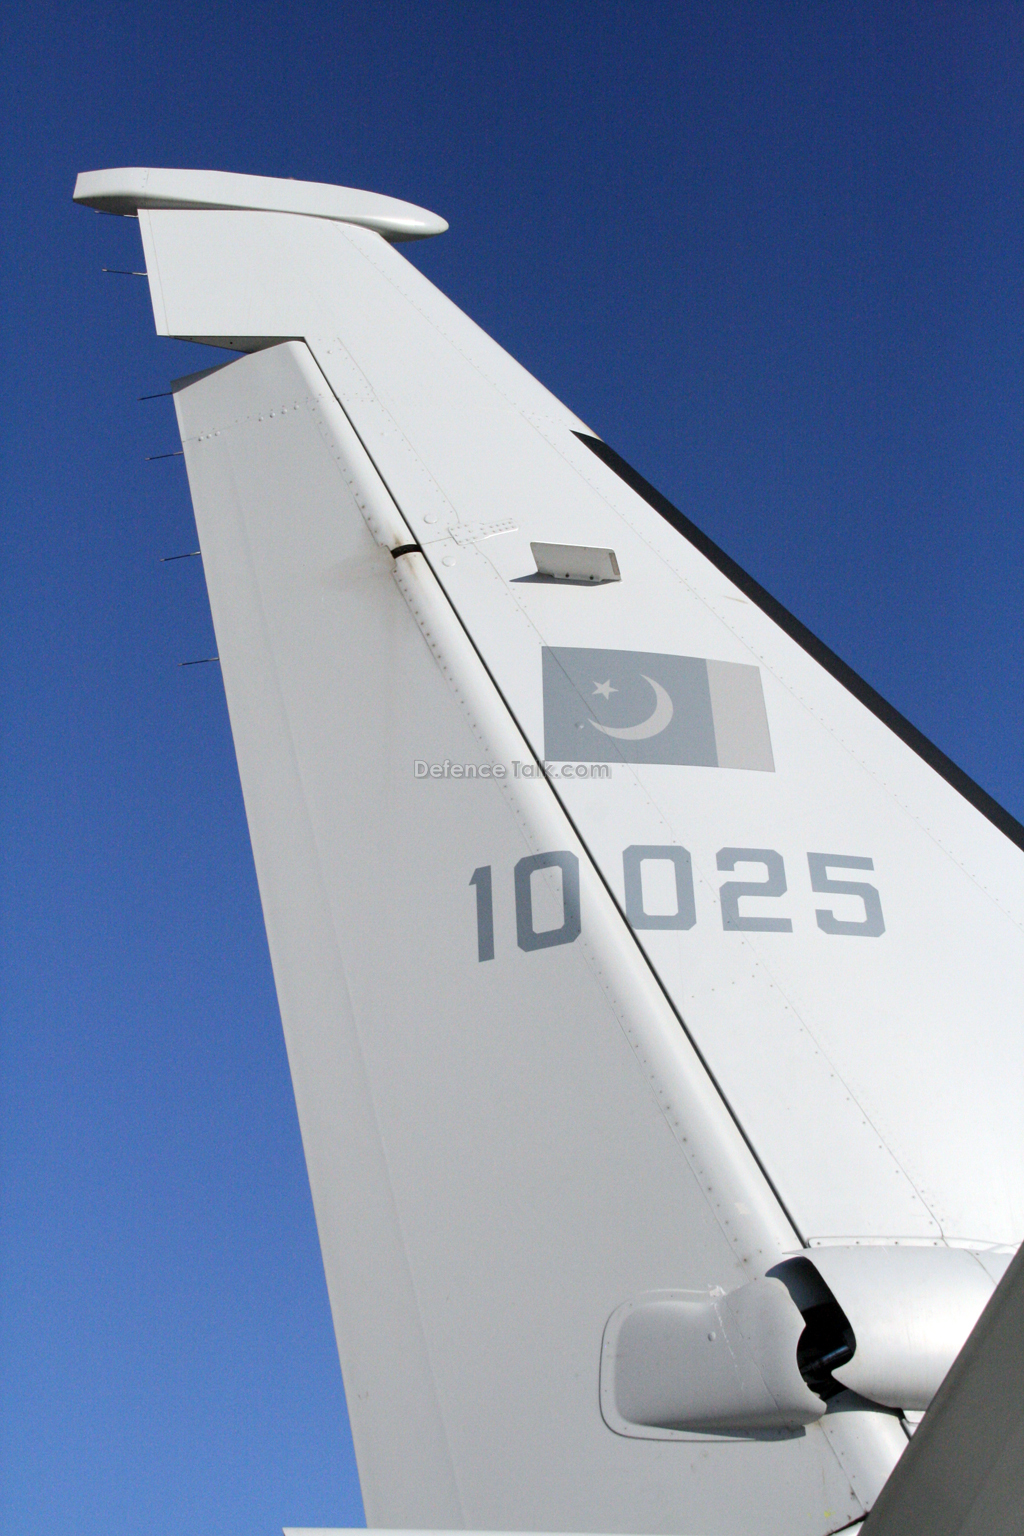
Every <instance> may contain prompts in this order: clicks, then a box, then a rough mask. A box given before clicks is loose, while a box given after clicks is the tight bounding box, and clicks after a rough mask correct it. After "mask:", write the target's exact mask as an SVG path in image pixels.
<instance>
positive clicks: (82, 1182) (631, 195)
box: [0, 0, 1024, 1536]
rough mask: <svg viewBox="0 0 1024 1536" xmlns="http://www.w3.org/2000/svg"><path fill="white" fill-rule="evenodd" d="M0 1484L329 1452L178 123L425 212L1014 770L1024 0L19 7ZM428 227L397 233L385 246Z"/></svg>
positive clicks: (172, 1522)
mask: <svg viewBox="0 0 1024 1536" xmlns="http://www.w3.org/2000/svg"><path fill="white" fill-rule="evenodd" d="M5 29H6V32H5V63H4V71H5V86H6V95H7V103H8V111H7V113H6V117H7V124H6V128H5V141H4V146H3V158H4V180H3V218H4V223H5V226H6V255H5V261H4V268H3V271H4V282H3V307H4V313H5V342H6V361H5V367H4V371H3V388H4V407H3V418H2V435H3V444H4V453H5V485H6V496H5V501H6V518H5V530H4V548H3V555H4V558H3V562H2V580H3V588H4V590H3V607H2V620H0V623H2V638H3V648H4V665H5V672H4V678H5V680H4V785H3V855H4V936H3V945H4V948H3V956H2V964H3V977H4V983H3V986H4V1021H3V1037H2V1049H3V1058H2V1068H3V1080H2V1105H0V1138H2V1141H0V1150H2V1172H3V1185H2V1195H3V1209H2V1218H3V1225H2V1245H3V1247H2V1259H3V1268H2V1297H0V1304H2V1371H3V1380H4V1388H3V1394H2V1407H0V1413H2V1420H0V1423H2V1462H3V1465H2V1469H0V1472H2V1495H0V1497H2V1500H3V1505H2V1524H3V1527H4V1529H5V1530H8V1531H10V1532H12V1533H13V1532H17V1533H18V1536H35V1533H39V1536H71V1533H74V1536H94V1533H95V1536H121V1533H125V1536H128V1533H131V1536H138V1533H139V1532H145V1533H146V1536H164V1533H167V1536H170V1533H174V1536H181V1533H184V1532H188V1533H193V1532H194V1533H207V1532H216V1533H218V1536H271V1533H273V1532H275V1531H279V1530H280V1527H281V1525H282V1524H284V1523H290V1524H291V1523H294V1524H297V1525H317V1524H321V1523H322V1524H337V1525H342V1524H358V1523H360V1522H361V1520H362V1513H361V1504H360V1498H359V1490H358V1482H357V1479H356V1474H355V1468H354V1462H353V1458H352V1452H351V1445H350V1442H349V1439H348V1431H347V1427H346V1419H345V1408H344V1398H343V1393H342V1388H341V1381H340V1374H339V1370H338V1364H337V1358H336V1355H335V1351H334V1343H333V1336H332V1332H331V1326H330V1318H329V1314H328V1308H327V1301H326V1292H325V1286H324V1281H323V1275H322V1271H321V1267H320V1258H319V1251H318V1247H317V1240H316V1231H315V1227H314V1223H313V1217H312V1211H311V1206H310V1199H309V1194H308V1189H307V1184H306V1176H305V1169H304V1166H303V1161H302V1152H301V1147H300V1143H299V1137H298V1131H297V1126H296V1122H295V1113H294V1107H293V1101H292V1096H291V1087H290V1083H289V1080H288V1075H287V1068H286V1063H285V1057H284V1051H283V1046H282V1043H281V1040H280V1029H279V1024H278V1019H277V1010H276V1003H275V998H274V992H273V985H272V979H271V975H270V967H269V962H268V958H267V951H266V944H265V940H264V936H263V927H262V921H261V917H260V911H259V903H258V898H257V893H256V886H255V879H254V875H253V869H252V861H251V856H250V852H249V844H248V837H247V833H246V827H245V821H244V816H243V812H242V805H241V798H240V793H239V788H238V781H237V775H236V770H235V766H234V758H233V754H232V749H231V741H230V736H229V731H228V722H227V716H226V712H225V707H224V698H223V692H222V688H221V680H220V676H219V671H218V669H217V668H216V667H215V666H212V667H196V668H188V669H185V670H179V668H178V666H177V663H178V662H179V661H181V660H184V659H186V658H191V657H196V656H204V655H210V654H212V652H213V650H214V643H213V636H212V631H211V625H210V619H209V613H208V609H207V604H206V598H205V593H204V588H203V581H202V570H201V568H200V562H199V561H197V560H196V561H181V562H179V563H176V564H170V565H165V564H161V563H160V556H161V555H167V554H175V553H178V552H179V551H183V550H187V549H192V548H195V536H194V529H193V523H192V515H191V510H190V505H189V497H188V490H187V486H186V482H185V476H184V471H183V468H182V465H181V461H180V460H173V459H172V460H167V461H164V462H160V463H155V464H147V463H145V462H144V458H145V455H146V454H148V453H157V452H160V451H162V450H169V449H172V448H174V447H176V446H177V434H176V429H175V426H174V420H173V413H172V410H171V407H170V402H169V401H167V400H153V401H150V402H148V403H146V404H137V403H136V396H138V395H142V394H146V393H149V392H152V391H157V390H161V389H165V388H166V387H167V382H168V380H169V379H170V378H172V377H173V376H176V375H179V374H181V373H185V372H188V371H191V370H193V369H196V368H200V367H204V366H208V365H209V364H210V363H211V362H212V361H214V360H215V355H213V354H211V353H209V352H208V351H204V350H203V349H202V348H199V347H192V346H187V345H185V344H180V343H172V342H167V341H159V342H158V341H157V339H156V338H155V336H154V335H153V325H152V316H151V313H150V309H149V299H148V294H147V290H146V285H145V283H144V282H142V281H141V280H138V279H132V278H120V277H104V276H102V275H101V273H100V268H101V266H103V265H108V266H115V267H122V266H140V265H141V251H140V249H139V245H138V230H137V226H136V225H135V223H134V222H132V221H129V220H116V219H112V218H104V217H100V216H97V215H95V214H93V213H91V212H87V211H83V210H81V209H77V208H74V207H73V206H72V204H71V190H72V186H73V183H74V178H75V173H76V172H77V171H79V170H83V169H93V168H98V167H102V166H116V165H170V166H176V165H181V166H202V167H215V168H223V169H228V170H237V171H251V172H257V173H262V174H267V175H272V176H294V177H300V178H309V179H313V180H321V181H331V182H340V183H343V184H347V185H351V186H357V187H367V188H372V189H374V190H377V191H381V192H388V193H392V194H394V195H397V196H399V197H404V198H409V199H411V200H412V201H414V202H417V203H420V204H423V205H425V206H426V207H428V208H432V209H435V210H437V211H438V212H440V213H442V214H444V216H445V217H446V218H448V219H449V221H450V223H451V230H450V232H449V233H448V234H447V235H445V236H443V237H442V238H441V239H439V240H436V241H432V242H429V243H428V244H425V245H423V246H421V247H418V248H416V249H414V250H412V252H411V257H412V259H413V260H414V261H415V262H416V263H417V264H418V265H420V266H421V267H422V269H423V270H424V271H425V272H426V273H427V274H428V275H429V276H430V277H431V278H432V279H433V280H434V281H436V282H437V283H438V284H439V285H440V286H441V287H442V288H444V289H445V290H446V291H447V292H448V293H449V294H451V296H452V297H453V298H454V299H455V300H456V301H457V302H458V303H459V304H461V305H462V306H463V307H464V308H465V309H466V310H468V312H469V313H470V314H471V315H472V316H473V317H474V318H475V319H477V320H478V321H480V322H481V324H482V325H483V326H484V327H485V328H486V329H487V330H488V331H490V332H491V333H492V334H493V335H494V336H496V337H497V338H498V340H499V341H501V342H502V343H503V344H504V345H505V346H506V347H508V348H509V350H510V351H511V352H512V353H513V354H514V355H515V356H517V357H518V358H520V359H521V361H522V362H523V363H525V364H526V366H527V367H528V368H530V369H531V371H533V372H534V373H536V374H537V375H538V376H539V377H540V378H541V379H542V380H543V381H544V382H545V383H546V384H548V385H549V386H550V387H551V388H552V389H553V390H554V391H555V393H556V394H557V395H559V396H560V397H561V398H562V399H564V400H565V401H566V403H567V404H568V405H570V406H571V407H572V408H573V409H574V410H575V411H576V412H578V413H579V414H580V415H581V416H582V417H583V418H584V420H586V421H587V422H589V423H590V425H591V426H592V427H593V428H594V430H596V431H597V432H599V433H600V434H601V435H602V436H604V437H605V438H606V439H607V440H608V441H609V442H611V443H612V444H613V445H614V446H615V447H616V448H617V449H618V450H619V451H620V452H621V453H622V454H624V455H625V457H626V458H627V459H629V460H630V461H631V462H632V463H633V464H634V465H635V466H636V467H637V468H638V469H639V470H640V471H641V472H642V473H643V474H645V475H646V476H647V478H648V479H650V480H652V481H653V482H654V483H655V484H656V485H657V486H659V487H660V488H661V489H662V490H664V491H665V492H666V493H667V494H668V495H669V496H670V497H671V498H672V499H673V500H674V501H675V502H676V503H677V504H678V505H679V506H680V507H681V508H682V509H683V510H684V511H685V512H686V513H687V514H688V515H689V516H690V517H692V518H693V519H694V520H695V521H696V522H697V523H698V524H700V525H701V526H702V527H703V528H704V529H705V530H707V532H708V533H710V534H711V535H712V537H714V538H715V539H716V540H717V541H718V542H719V543H720V544H722V545H723V546H724V547H725V548H726V549H727V550H728V551H729V552H730V553H731V554H732V555H733V556H735V557H736V558H737V559H738V560H739V561H740V562H741V563H742V564H743V565H745V566H746V567H747V568H748V569H749V570H750V571H751V572H752V573H753V574H754V575H756V576H757V577H758V578H759V579H760V580H761V581H762V582H763V583H764V584H765V585H766V586H767V587H768V588H769V589H770V590H771V591H772V592H774V593H775V595H776V596H777V597H779V598H780V599H781V600H782V601H783V602H784V603H786V604H787V605H788V606H789V607H790V608H791V609H793V610H794V611H795V612H796V613H797V614H798V615H799V616H800V618H802V619H803V620H804V621H805V622H806V623H807V624H809V625H810V626H811V628H812V629H814V630H815V631H816V632H817V633H818V634H820V635H821V636H822V637H823V638H824V639H825V640H826V641H828V643H829V644H830V645H832V646H833V648H834V649H835V650H837V651H838V652H839V653H840V655H842V656H843V657H844V658H845V659H846V660H847V661H849V662H850V663H851V664H852V665H853V666H854V667H855V668H857V670H859V671H860V672H861V673H862V674H863V675H864V676H865V677H866V678H867V679H868V680H869V681H870V682H872V683H873V684H874V685H875V686H876V687H877V688H878V689H879V690H880V691H881V692H882V693H883V694H885V695H886V696H887V697H888V698H889V699H890V700H891V701H892V702H893V703H894V704H896V705H897V706H898V708H900V709H901V710H902V711H903V712H904V713H905V714H906V715H908V716H909V717H910V719H911V720H912V721H913V722H914V723H915V724H916V725H918V726H919V727H920V728H921V729H923V730H924V731H925V732H926V734H928V735H929V736H930V737H931V738H932V739H933V740H934V741H935V742H937V743H938V745H939V746H941V747H942V748H943V749H944V750H945V751H946V752H948V753H949V754H950V755H951V756H952V757H953V758H954V759H955V760H956V761H957V762H959V763H960V764H961V765H962V766H963V767H964V768H965V769H966V770H967V771H968V772H969V773H970V774H971V775H973V776H974V777H975V778H976V779H978V780H979V781H980V783H981V784H982V785H983V786H984V787H985V788H986V789H988V790H989V791H990V792H991V793H993V794H994V795H995V796H996V797H997V798H998V799H1000V800H1001V801H1002V802H1003V803H1004V804H1005V805H1007V806H1008V808H1009V809H1011V810H1012V811H1014V812H1015V813H1016V814H1017V815H1018V816H1024V788H1022V777H1021V765H1022V737H1024V721H1022V702H1021V701H1022V698H1024V677H1022V671H1024V667H1022V651H1024V645H1022V630H1021V618H1020V610H1021V593H1022V590H1024V583H1022V576H1024V560H1022V517H1021V513H1022V506H1021V501H1022V495H1021V492H1022V451H1021V450H1022V443H1021V431H1022V398H1021V282H1020V279H1021V270H1020V266H1021V256H1020V252H1021V233H1022V206H1021V176H1022V145H1024V122H1022V83H1024V58H1022V46H1021V45H1022V34H1024V10H1022V7H1021V5H1020V4H1019V3H1017V4H1014V3H1009V0H1007V3H999V0H992V3H986V0H977V3H974V4H967V3H944V0H922V3H918V4H906V3H901V0H884V3H876V0H867V3H863V4H850V3H849V0H846V3H844V4H834V3H822V0H817V3H806V4H796V3H782V0H780V3H772V0H756V3H750V4H746V5H742V4H734V3H730V0H705V3H684V0H675V3H670V4H666V3H657V0H647V3H645V4H639V3H637V4H607V3H600V0H591V3H587V4H582V3H576V4H571V5H570V4H560V3H557V0H555V3H551V0H549V3H546V4H532V5H531V4H515V3H494V0H473V3H448V4H442V3H430V0H419V3H408V0H406V3H402V0H396V3H391V4H384V3H380V4H372V5H370V4H366V3H362V4H359V5H355V4H345V3H334V4H332V5H322V4H318V3H314V4H312V5H307V6H303V7H298V6H294V5H269V4H263V5H261V4H258V3H257V4H256V5H255V6H252V7H248V8H245V7H241V8H240V7H238V6H236V5H231V6H228V5H224V4H222V3H219V0H213V3H212V4H206V5H203V6H198V5H183V4H180V3H177V0H168V3H165V4H161V5H159V6H156V5H154V4H152V3H151V0H141V3H138V4H134V3H133V4H123V5H114V4H110V5H106V6H96V5H90V4H88V3H78V4H75V5H73V6H72V5H70V4H67V5H47V4H45V3H42V0H37V3H34V4H27V5H26V4H22V5H15V6H12V10H11V12H10V13H9V14H8V17H7V20H6V22H5ZM407 249H408V248H407Z"/></svg>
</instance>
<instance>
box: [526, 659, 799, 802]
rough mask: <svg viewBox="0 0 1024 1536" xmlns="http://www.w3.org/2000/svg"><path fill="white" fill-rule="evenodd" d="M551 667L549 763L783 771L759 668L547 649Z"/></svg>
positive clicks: (546, 674)
mask: <svg viewBox="0 0 1024 1536" xmlns="http://www.w3.org/2000/svg"><path fill="white" fill-rule="evenodd" d="M542 668H543V679H544V756H545V758H547V760H548V761H549V762H570V763H573V762H574V763H616V762H617V763H674V764H678V765H679V766H684V767H696V768H752V769H757V770H760V771H761V772H764V773H774V771H775V762H774V759H773V757H772V744H771V738H770V736H769V734H768V717H767V715H766V714H765V707H764V694H763V692H762V689H761V673H760V669H759V668H757V667H752V666H746V665H744V664H742V663H738V662H734V661H709V660H707V659H706V658H705V657H703V656H663V655H659V654H657V653H655V652H651V651H604V650H593V649H584V648H582V647H576V646H545V647H544V648H543V652H542Z"/></svg>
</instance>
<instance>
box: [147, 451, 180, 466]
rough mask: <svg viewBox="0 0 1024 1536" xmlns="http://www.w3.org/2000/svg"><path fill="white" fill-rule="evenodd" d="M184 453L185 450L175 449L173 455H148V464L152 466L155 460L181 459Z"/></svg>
mask: <svg viewBox="0 0 1024 1536" xmlns="http://www.w3.org/2000/svg"><path fill="white" fill-rule="evenodd" d="M184 452H185V450H184V448H175V450H174V452H173V453H147V454H146V463H147V464H152V463H153V460H154V459H180V458H181V456H182V454H183V453H184Z"/></svg>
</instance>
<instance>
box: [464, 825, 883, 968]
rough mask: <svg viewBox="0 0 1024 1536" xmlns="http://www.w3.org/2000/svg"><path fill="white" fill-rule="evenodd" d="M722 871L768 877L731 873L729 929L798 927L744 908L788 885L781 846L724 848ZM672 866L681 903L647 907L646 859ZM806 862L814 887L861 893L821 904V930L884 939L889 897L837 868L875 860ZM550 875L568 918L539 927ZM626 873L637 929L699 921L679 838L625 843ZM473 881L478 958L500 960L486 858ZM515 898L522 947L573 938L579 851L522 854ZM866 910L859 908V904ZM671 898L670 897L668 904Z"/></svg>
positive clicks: (722, 896)
mask: <svg viewBox="0 0 1024 1536" xmlns="http://www.w3.org/2000/svg"><path fill="white" fill-rule="evenodd" d="M716 863H717V866H718V868H719V870H721V871H723V872H725V873H731V872H733V871H735V870H736V867H737V866H738V865H754V866H758V865H759V866H761V868H762V869H763V870H764V873H765V877H766V878H764V879H762V880H726V881H725V882H724V883H723V884H722V885H721V886H720V887H719V891H718V900H719V906H720V909H721V915H722V927H723V929H725V931H726V932H727V933H729V932H740V933H743V932H746V933H792V932H793V921H792V918H790V917H787V916H783V915H781V914H778V913H775V914H772V913H770V912H767V913H766V912H765V910H764V908H763V907H761V906H758V908H757V909H756V910H754V911H751V910H750V909H749V907H741V902H743V901H744V899H751V898H756V899H759V900H760V901H764V899H765V898H769V899H772V900H775V899H778V898H779V897H781V896H784V895H785V894H786V892H787V883H786V868H785V864H784V862H783V858H782V855H781V853H778V852H776V850H775V849H774V848H720V849H719V851H718V854H717V856H716ZM645 864H646V865H656V864H661V865H663V866H664V865H667V866H669V870H670V872H671V877H672V880H673V881H674V886H675V897H674V905H675V910H674V911H672V910H669V911H667V912H664V911H658V912H652V911H648V909H647V907H646V906H645V893H644V875H643V870H644V865H645ZM807 867H808V871H809V874H810V883H811V890H812V891H814V892H818V893H822V894H829V895H832V896H843V897H846V898H854V904H855V910H854V911H853V913H852V914H851V912H850V911H849V909H848V910H847V915H845V916H842V917H837V916H836V914H835V911H834V910H833V909H832V908H831V907H816V908H815V913H814V915H815V919H816V921H817V925H818V928H819V929H820V930H821V932H822V933H827V934H845V935H848V936H855V937H860V938H870V939H877V938H879V937H880V936H881V935H882V934H883V933H884V932H885V921H884V919H883V917H882V902H881V897H880V896H879V894H878V891H877V889H876V888H875V886H873V885H868V884H867V883H866V882H865V881H863V880H836V879H833V878H832V876H831V874H830V873H829V872H830V870H837V869H838V870H848V869H849V870H873V869H874V867H875V866H874V862H873V860H871V859H867V858H862V857H859V856H854V855H852V854H842V853H809V854H808V855H807ZM544 871H550V874H549V875H548V876H547V880H546V882H544V885H546V888H547V897H548V900H547V905H548V906H550V905H551V898H552V896H553V893H554V891H555V889H556V888H557V887H558V886H559V885H560V887H561V918H562V921H561V923H560V924H559V925H558V926H556V927H550V928H540V929H538V928H537V927H536V913H535V910H534V900H535V886H534V876H535V875H543V873H544ZM622 874H623V885H624V891H625V908H626V919H627V921H628V922H629V924H630V926H631V927H632V928H633V929H635V930H640V929H650V928H675V929H686V928H693V927H694V926H695V925H696V922H697V905H696V901H695V899H694V888H693V867H692V864H691V860H690V855H689V853H688V852H687V850H686V849H685V848H681V847H678V846H676V845H654V844H633V845H632V846H631V847H629V848H625V849H623V853H622ZM469 883H470V885H471V886H475V888H476V934H477V959H478V960H481V961H482V960H493V959H494V902H493V896H492V888H491V866H490V865H489V864H482V865H481V866H480V868H479V869H475V870H474V871H473V875H472V878H471V879H470V882H469ZM513 883H514V886H515V902H516V939H517V942H518V944H519V948H520V949H522V950H526V951H528V952H529V951H530V950H535V949H549V948H551V947H552V946H553V945H556V944H571V943H572V942H573V941H574V939H577V938H578V937H579V933H580V866H579V860H578V859H577V857H576V855H575V854H574V853H570V852H569V851H568V850H566V849H560V850H558V851H556V852H554V853H534V854H530V855H529V856H528V857H527V858H524V859H520V860H519V862H518V864H517V865H516V867H515V870H514V874H513ZM857 903H859V905H860V908H862V909H863V916H860V915H858V912H857V910H856V904H857ZM662 905H664V903H662Z"/></svg>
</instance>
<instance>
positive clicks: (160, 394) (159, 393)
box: [135, 389, 174, 400]
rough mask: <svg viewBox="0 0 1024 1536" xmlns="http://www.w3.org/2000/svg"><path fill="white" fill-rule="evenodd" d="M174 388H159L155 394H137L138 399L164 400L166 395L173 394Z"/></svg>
mask: <svg viewBox="0 0 1024 1536" xmlns="http://www.w3.org/2000/svg"><path fill="white" fill-rule="evenodd" d="M173 394H174V390H173V389H158V390H157V392H156V394H155V395H136V397H135V398H136V399H137V400H163V399H164V398H165V397H166V396H169V395H173Z"/></svg>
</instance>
